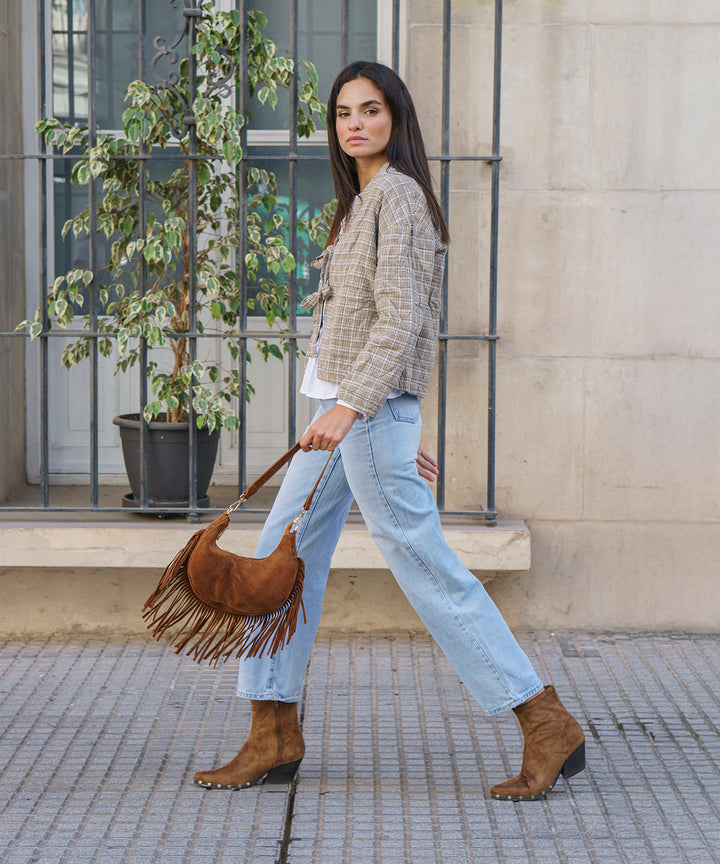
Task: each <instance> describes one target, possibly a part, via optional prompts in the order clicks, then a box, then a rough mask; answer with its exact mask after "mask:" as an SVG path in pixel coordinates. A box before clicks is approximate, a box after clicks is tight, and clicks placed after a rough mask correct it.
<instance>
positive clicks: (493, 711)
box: [485, 682, 545, 717]
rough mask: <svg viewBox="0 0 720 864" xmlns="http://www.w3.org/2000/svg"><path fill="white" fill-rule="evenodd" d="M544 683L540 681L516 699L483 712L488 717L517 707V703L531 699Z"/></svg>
mask: <svg viewBox="0 0 720 864" xmlns="http://www.w3.org/2000/svg"><path fill="white" fill-rule="evenodd" d="M544 686H545V685H544V684H543V683H542V682H540V683H539V684H536V685H535V686H534V687H532V688H531V689H530V690H526V691H525V693H524V694H523V695H522V696H519V697H518V698H517V699H511V700H510V701H509V702H507V703H505V705H501V706H500V707H499V708H492V709H490V710H489V711H486V712H485V713H486V714H487V715H488V717H493V716H494V715H495V714H501V713H502V712H503V711H510V709H512V708H517V706H518V705H522V704H523V702H527V701H528V699H532V697H533V696H536V695H537V694H538V693H539V692H540V691H541V690H542V689H543V687H544Z"/></svg>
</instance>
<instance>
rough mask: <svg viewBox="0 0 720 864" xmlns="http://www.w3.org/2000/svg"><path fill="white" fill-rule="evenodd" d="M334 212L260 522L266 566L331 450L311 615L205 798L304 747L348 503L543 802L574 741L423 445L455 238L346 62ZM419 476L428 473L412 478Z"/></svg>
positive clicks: (508, 789)
mask: <svg viewBox="0 0 720 864" xmlns="http://www.w3.org/2000/svg"><path fill="white" fill-rule="evenodd" d="M328 139H329V147H330V163H331V166H332V172H333V180H334V182H335V189H336V192H337V197H338V208H337V212H336V215H335V220H334V222H333V225H332V228H331V231H330V236H329V239H328V245H327V247H326V248H325V251H324V252H323V254H322V255H321V256H320V258H319V259H318V261H317V262H316V266H319V267H320V269H321V280H320V288H319V290H318V291H317V292H316V293H315V294H314V295H313V296H312V297H309V298H307V300H306V301H304V305H305V306H306V308H314V321H313V325H314V326H313V332H312V336H311V339H310V348H309V351H308V360H307V365H306V370H305V376H304V378H303V383H302V387H301V392H303V393H305V394H306V395H308V396H311V397H314V398H318V399H320V400H321V407H320V409H319V410H318V412H317V414H316V415H315V417H314V419H313V421H312V422H311V424H310V426H309V427H308V429H307V430H306V431H305V433H304V434H303V436H302V438H301V439H300V446H301V448H302V451H303V452H300V453H298V454H297V455H296V456H295V458H294V459H293V461H292V462H291V464H290V467H289V469H288V472H287V474H286V476H285V478H284V480H283V483H282V485H281V488H280V490H279V492H278V495H277V499H276V501H275V504H274V506H273V508H272V511H271V513H270V515H269V516H268V519H267V522H266V523H265V526H264V528H263V531H262V534H261V538H260V541H259V545H258V548H257V552H256V554H257V555H258V557H260V556H266V555H268V554H270V552H271V551H272V550H273V549H274V548H275V546H276V545H277V543H278V541H279V539H280V536H281V534H282V532H283V530H284V529H285V526H286V525H287V524H288V523H289V522H290V521H291V520H292V518H293V517H294V516H295V515H296V514H297V513H298V512H299V511H300V509H301V507H302V504H303V502H304V500H305V497H306V496H307V494H308V491H309V490H310V489H311V488H312V486H313V483H314V482H315V479H316V478H317V476H318V474H319V473H320V471H321V469H322V466H323V464H324V462H325V461H326V458H327V453H323V451H332V458H331V461H330V463H329V465H328V467H327V470H326V471H325V473H324V475H323V477H322V480H321V483H320V486H319V487H318V490H317V492H316V494H315V497H314V499H313V503H312V506H311V508H310V511H309V512H308V514H307V515H306V516H305V519H304V521H303V523H302V525H301V526H300V528H299V530H298V532H297V535H296V541H297V546H298V554H299V555H301V557H302V558H303V559H304V561H305V573H306V578H305V587H304V595H303V597H304V604H305V610H306V613H307V622H306V623H305V624H302V623H301V622H298V629H297V632H296V633H295V635H294V637H293V639H292V640H291V642H290V644H289V645H288V646H287V647H286V648H285V649H284V650H283V651H280V652H278V653H277V654H276V655H275V656H274V657H272V658H269V657H262V658H259V659H258V658H253V659H246V660H243V661H242V662H241V664H240V671H239V681H238V695H239V696H242V697H245V698H249V699H251V700H252V725H251V729H250V734H249V736H248V739H247V741H246V742H245V744H244V745H243V747H242V748H241V750H240V752H239V753H238V754H237V756H236V757H235V758H234V759H233V760H232V761H231V762H230V763H229V764H227V765H225V766H223V767H221V768H216V769H214V770H210V771H200V772H198V773H197V774H196V775H195V782H196V783H198V784H199V785H201V786H203V787H205V788H208V789H240V788H245V787H247V786H253V785H256V784H258V783H263V782H268V783H283V782H289V781H290V780H291V779H292V778H293V777H294V775H295V772H296V771H297V768H298V766H299V764H300V762H301V760H302V758H303V755H304V752H305V746H304V742H303V737H302V731H301V729H300V726H299V723H298V716H297V702H298V700H299V698H300V693H301V688H302V683H303V678H304V675H305V669H306V666H307V662H308V659H309V657H310V651H311V649H312V645H313V641H314V639H315V635H316V632H317V627H318V623H319V619H320V611H321V606H322V600H323V594H324V591H325V585H326V581H327V575H328V571H329V568H330V560H331V557H332V553H333V550H334V549H335V546H336V544H337V541H338V538H339V536H340V532H341V530H342V527H343V524H344V523H345V520H346V518H347V514H348V511H349V509H350V505H351V503H352V500H353V498H354V499H355V501H356V502H357V505H358V507H359V508H360V511H361V513H362V515H363V518H364V520H365V523H366V524H367V527H368V529H369V531H370V534H371V536H372V538H373V540H374V541H375V542H376V543H377V545H378V547H379V548H380V551H381V552H382V554H383V556H384V558H385V561H386V562H387V564H388V566H389V568H390V569H391V570H392V572H393V575H394V576H395V578H396V580H397V582H398V584H399V585H400V587H401V588H402V590H403V591H404V593H405V595H406V596H407V598H408V599H409V600H410V602H411V603H412V605H413V607H414V608H415V610H416V612H417V613H418V614H419V615H420V617H421V618H422V620H423V622H424V623H425V625H426V626H427V628H428V630H429V631H430V633H431V634H432V636H433V637H434V638H435V640H436V641H437V642H438V644H439V645H440V647H441V648H442V650H443V651H444V652H445V654H446V655H447V656H448V658H449V659H450V661H451V662H452V663H453V665H454V667H455V669H456V670H457V672H458V674H459V675H460V677H461V678H462V680H463V682H464V683H465V685H466V686H467V688H468V690H469V691H470V693H471V694H472V695H473V696H474V697H475V699H477V701H478V702H479V703H480V705H481V706H482V707H483V708H484V709H485V711H486V712H487V713H488V714H489V715H492V714H496V713H498V712H500V711H505V710H508V709H513V710H514V711H515V712H516V714H517V716H518V719H519V721H520V724H521V727H522V730H523V733H524V735H525V750H524V755H523V764H522V770H521V773H520V774H519V775H518V776H517V777H514V778H512V779H511V780H508V781H506V782H504V783H501V784H499V785H498V786H494V787H493V788H492V789H491V794H492V796H493V797H495V798H507V799H510V800H523V799H532V798H537V797H544V793H545V792H546V791H547V790H548V789H550V788H552V786H553V785H554V783H555V781H556V779H557V777H558V776H559V774H560V773H563V774H564V775H565V776H566V777H569V776H572V775H573V774H575V773H577V772H578V771H581V770H582V769H583V768H584V766H585V759H584V735H583V733H582V730H581V729H580V726H579V725H578V723H577V722H576V721H575V720H574V719H573V718H572V716H571V715H570V714H569V713H568V712H567V711H566V710H565V708H564V707H563V706H562V704H561V703H560V701H559V699H558V698H557V696H556V695H555V691H554V690H553V688H552V687H543V685H542V683H541V681H540V680H539V678H538V677H537V675H536V674H535V671H534V670H533V668H532V666H531V664H530V662H529V660H528V658H527V657H526V655H525V654H524V652H523V651H522V650H521V648H520V647H519V645H518V644H517V642H516V641H515V639H514V638H513V636H512V634H511V633H510V631H509V629H508V627H507V625H506V624H505V622H504V620H503V618H502V617H501V615H500V613H499V612H498V610H497V608H496V607H495V605H494V604H493V602H492V601H491V600H490V598H489V597H488V595H487V593H486V592H485V590H484V588H483V587H482V585H481V583H480V582H479V581H478V580H477V579H476V578H475V577H474V576H473V575H472V574H471V573H470V572H469V571H468V570H467V569H466V568H465V567H464V566H463V565H462V564H461V562H460V561H459V560H458V559H457V558H456V556H455V555H454V554H453V553H452V551H451V550H450V549H449V547H448V546H447V544H446V543H445V540H444V538H443V535H442V530H441V527H440V520H439V517H438V512H437V507H436V505H435V501H434V499H433V496H432V494H431V492H430V489H429V487H428V485H427V484H426V483H425V482H424V480H423V479H422V477H424V478H426V479H433V478H434V475H435V474H437V467H436V465H435V463H434V460H432V459H431V458H430V457H429V456H428V455H427V453H425V451H424V450H423V449H422V447H421V446H420V426H421V422H420V407H419V399H421V398H422V397H423V396H424V395H425V392H426V390H427V386H428V381H429V378H430V374H431V371H432V367H433V362H434V357H435V348H436V344H437V332H438V319H439V309H440V292H441V286H442V276H443V270H444V265H445V252H446V246H447V243H448V241H449V235H448V231H447V226H446V224H445V220H444V218H443V214H442V211H441V209H440V207H439V205H438V203H437V200H436V198H435V195H434V193H433V190H432V184H431V179H430V173H429V170H428V164H427V158H426V156H425V150H424V146H423V141H422V136H421V133H420V128H419V125H418V121H417V117H416V114H415V108H414V106H413V103H412V99H411V97H410V94H409V93H408V91H407V89H406V88H405V85H404V84H403V83H402V81H401V80H400V79H399V78H398V76H397V75H396V74H395V73H394V72H393V71H392V70H390V69H388V68H387V67H385V66H382V65H380V64H378V63H363V62H360V63H353V64H351V65H350V66H348V67H347V68H345V69H344V70H343V71H342V72H341V73H340V75H339V76H338V78H337V79H336V81H335V83H334V85H333V88H332V92H331V94H330V99H329V102H328ZM418 475H420V476H418Z"/></svg>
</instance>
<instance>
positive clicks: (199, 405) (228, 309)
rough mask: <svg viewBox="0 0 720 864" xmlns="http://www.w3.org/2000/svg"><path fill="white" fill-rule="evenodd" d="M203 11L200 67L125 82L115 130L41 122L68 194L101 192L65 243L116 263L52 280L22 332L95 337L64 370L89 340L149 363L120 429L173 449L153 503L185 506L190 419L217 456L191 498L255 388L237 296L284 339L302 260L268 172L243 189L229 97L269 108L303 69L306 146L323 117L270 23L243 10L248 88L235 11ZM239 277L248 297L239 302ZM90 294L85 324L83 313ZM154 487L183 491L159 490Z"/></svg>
mask: <svg viewBox="0 0 720 864" xmlns="http://www.w3.org/2000/svg"><path fill="white" fill-rule="evenodd" d="M199 12H200V17H198V18H195V20H194V22H193V26H194V27H195V32H196V39H195V44H194V47H193V48H192V54H191V58H190V59H188V58H186V59H184V60H182V61H181V62H180V63H179V66H178V69H177V72H176V73H174V75H173V80H172V83H169V82H163V83H162V84H160V85H155V86H152V85H150V84H148V83H146V82H144V81H139V80H138V81H133V82H132V83H131V84H130V85H129V86H128V88H127V91H126V101H127V103H128V106H127V108H126V110H125V112H124V113H123V131H122V134H120V135H117V134H113V133H110V132H99V133H97V136H96V140H95V141H94V142H91V140H90V136H89V132H88V129H87V128H86V127H79V126H74V125H71V124H68V123H62V122H60V121H59V120H57V119H54V118H50V119H43V120H41V121H40V122H39V123H38V124H37V125H36V130H37V132H38V133H39V134H40V135H42V136H43V137H44V139H45V142H46V143H47V145H48V146H52V147H55V148H57V149H59V150H61V151H62V152H63V153H73V154H74V153H78V154H79V157H78V161H77V162H76V164H75V166H74V168H73V171H72V181H73V183H74V184H75V185H77V186H82V185H88V184H91V183H94V184H96V187H97V188H98V193H97V199H96V200H97V204H96V206H95V208H94V213H93V214H92V216H93V218H91V213H90V208H89V206H88V207H85V209H84V210H83V211H82V212H80V213H78V214H77V215H76V216H75V217H73V218H72V219H70V220H69V221H68V222H67V223H66V224H65V225H64V227H63V236H66V235H67V234H68V233H69V232H72V234H73V235H74V237H76V238H83V237H87V236H89V234H90V233H91V232H92V231H93V230H94V231H96V232H97V236H98V237H104V238H106V240H107V243H108V244H109V253H108V261H107V264H106V265H105V266H103V267H102V268H100V267H96V268H95V269H94V270H92V269H86V268H74V269H71V270H69V271H68V272H67V273H65V274H63V275H60V276H58V277H57V278H56V279H55V281H54V283H53V285H52V286H51V287H50V288H49V294H48V298H47V300H46V315H43V310H42V307H40V308H39V309H38V311H37V313H36V315H35V318H34V320H33V321H23V322H22V323H21V324H20V325H18V329H20V328H29V331H30V336H31V338H33V339H34V338H36V337H37V336H38V335H39V334H40V333H41V332H42V329H43V320H46V321H47V327H48V328H50V327H52V326H59V327H63V328H66V327H68V326H69V325H71V324H72V322H73V321H77V320H78V319H79V320H81V321H82V329H83V330H84V331H91V332H89V333H87V334H84V333H83V335H80V336H76V337H75V338H73V339H72V341H69V342H68V343H67V344H66V345H65V347H64V350H63V353H62V362H63V364H64V365H65V366H66V367H71V366H74V365H76V364H78V363H80V362H81V361H82V360H84V359H85V358H87V357H88V356H89V355H90V353H91V351H92V350H93V342H94V341H95V340H96V341H97V348H98V351H99V353H100V354H102V355H103V356H109V355H111V354H112V353H113V352H114V351H117V361H116V364H115V374H118V373H124V372H127V371H128V370H130V369H131V368H133V367H135V366H138V364H141V363H146V374H147V380H148V384H149V389H148V397H147V399H146V404H144V405H142V406H140V407H141V409H142V410H141V411H138V412H137V413H136V414H134V415H125V416H123V417H120V418H116V419H115V421H114V422H116V424H117V425H119V426H120V427H121V432H122V433H123V435H124V434H125V430H126V429H128V428H130V427H135V430H136V432H135V435H136V442H137V439H139V434H140V432H139V429H140V425H141V423H147V424H149V425H148V428H147V431H146V432H144V433H143V434H145V435H146V436H147V437H146V439H145V440H146V442H150V441H151V438H153V439H154V437H155V433H157V435H158V436H159V438H160V439H162V440H170V439H172V440H173V441H174V445H175V453H174V454H173V455H172V456H171V457H170V464H171V466H173V467H172V469H171V470H167V469H165V468H163V467H162V466H161V465H160V464H159V463H158V457H157V456H150V457H149V458H148V473H149V475H150V476H149V477H148V481H149V488H148V496H149V503H150V506H153V505H155V506H165V505H167V504H168V503H172V502H176V503H177V504H179V505H185V506H187V504H188V498H189V490H188V482H187V471H185V470H184V466H185V465H187V462H188V460H187V452H188V451H187V447H188V444H187V438H188V430H189V418H190V417H194V420H195V423H196V425H197V430H198V431H197V432H196V433H195V437H196V440H197V444H198V446H199V447H202V446H203V445H205V444H207V445H208V446H209V453H208V454H207V455H203V451H202V450H200V456H199V460H198V488H197V498H198V500H200V499H202V498H203V496H204V495H205V491H206V489H207V486H208V484H209V481H210V475H211V473H212V466H213V464H214V459H215V450H216V449H217V439H218V435H219V430H220V429H221V428H223V427H224V428H226V429H229V430H235V429H237V428H238V424H239V421H238V416H237V413H236V412H235V411H234V410H233V400H237V399H249V398H250V397H251V395H252V393H253V388H252V384H250V383H249V382H246V383H243V380H242V376H241V373H240V369H239V364H238V362H237V361H238V360H239V354H240V350H241V349H240V344H241V341H240V340H239V339H238V337H237V336H236V335H234V333H235V332H237V330H238V329H239V325H240V324H241V322H242V316H243V311H244V310H243V309H242V305H243V302H244V301H243V297H244V296H248V295H249V297H250V299H249V300H247V301H246V302H247V305H248V306H249V307H250V308H254V309H256V310H262V312H263V313H264V315H265V319H266V322H267V324H268V327H269V328H275V329H276V330H278V331H279V332H280V333H282V332H283V331H282V328H283V324H284V323H285V322H286V321H287V318H288V299H289V298H288V289H287V278H288V274H289V273H290V272H291V271H292V270H293V269H294V267H295V260H294V257H293V255H292V254H291V252H290V249H289V243H288V214H287V208H285V209H283V207H282V205H281V202H279V201H278V189H277V184H276V182H275V177H274V176H273V174H272V173H270V172H268V171H265V170H261V169H259V168H256V167H253V166H252V165H248V166H247V170H246V175H245V176H246V182H245V183H243V182H241V178H242V174H241V173H240V171H239V165H240V164H241V162H240V160H241V159H242V158H243V149H242V146H241V130H242V128H243V126H245V125H246V124H247V123H248V121H249V120H251V117H250V115H249V112H248V113H247V116H245V115H243V113H241V112H240V111H239V110H238V109H237V108H236V107H235V102H234V99H233V98H232V96H233V93H234V92H235V91H236V88H238V87H242V86H243V85H244V84H246V86H247V90H248V92H249V95H250V96H253V95H255V96H256V97H257V99H258V100H259V101H260V102H261V103H263V104H265V103H268V104H270V105H271V106H272V107H273V108H275V105H276V103H277V98H278V97H277V93H278V88H279V87H285V88H287V87H290V86H291V85H292V83H293V75H295V74H298V75H299V76H301V77H299V80H298V103H297V104H298V106H299V107H298V111H297V117H296V118H295V122H296V124H297V133H298V135H299V136H305V137H307V136H309V135H310V133H311V132H313V131H314V130H315V118H316V117H317V118H319V119H320V121H321V122H323V121H324V105H322V103H321V102H320V101H319V99H318V93H317V84H318V79H317V73H316V71H315V69H314V67H313V66H312V64H310V63H304V64H303V67H302V70H296V69H294V68H293V61H292V60H291V59H289V58H287V57H283V56H279V55H278V53H277V49H276V47H275V45H274V44H273V43H272V42H271V41H270V40H269V39H266V38H264V37H263V34H262V30H263V28H264V27H265V26H266V25H267V20H266V18H265V16H264V15H263V14H262V13H261V12H249V13H248V15H247V29H246V34H247V35H246V52H247V64H246V69H247V77H246V81H245V82H243V81H241V80H240V78H241V72H242V69H243V63H242V58H241V56H240V51H241V35H242V33H241V29H242V21H241V17H240V15H239V14H238V13H237V12H236V11H232V12H222V11H218V10H217V9H215V7H214V5H213V4H212V3H205V4H204V5H202V7H201V8H200V10H199ZM158 149H159V150H161V151H166V152H169V153H171V154H172V155H173V156H174V157H175V158H176V160H177V157H178V155H181V158H180V159H179V161H176V162H175V163H174V164H176V165H177V167H176V168H175V169H174V170H171V171H168V172H166V174H165V176H160V175H158V173H157V171H156V170H153V171H149V170H147V169H144V168H143V167H141V166H142V164H143V162H144V160H146V158H147V156H148V154H150V153H152V151H153V150H155V151H157V150H158ZM145 164H152V163H148V162H146V163H145ZM141 198H142V199H143V200H144V201H145V206H143V205H142V204H141ZM243 208H244V210H245V213H246V231H245V232H243V231H242V224H243V222H242V219H241V211H242V209H243ZM327 219H328V214H327V213H324V214H322V215H321V216H319V217H315V218H313V219H307V220H300V221H299V222H298V231H299V232H300V233H304V234H306V235H308V236H309V237H310V238H311V239H312V240H314V241H316V242H320V243H322V242H324V233H325V232H326V231H327V225H328V222H327ZM243 250H244V251H245V258H244V261H243V260H240V258H241V255H242V251H243ZM243 267H244V268H245V276H246V279H247V285H248V288H249V291H248V295H244V294H243V293H242V292H241V284H242V277H243V274H242V268H243ZM91 293H93V294H94V312H93V314H92V315H91V314H88V313H87V309H88V305H87V303H86V301H87V300H88V298H89V297H90V295H91ZM80 307H81V308H82V314H80ZM93 325H94V331H93V329H92V328H93ZM193 330H194V331H195V333H198V334H205V335H207V334H209V333H211V332H212V333H214V334H215V335H216V336H217V338H218V339H220V340H221V342H222V344H223V345H224V348H223V351H222V356H223V359H222V360H220V361H219V360H218V359H217V357H213V358H206V357H202V358H199V357H196V356H193V352H192V344H193V340H192V339H191V338H189V336H191V334H192V333H193ZM257 343H258V345H259V348H260V352H261V354H262V356H263V358H264V359H265V360H267V359H268V358H270V357H278V358H281V357H282V352H283V349H285V350H287V347H286V345H284V344H283V342H282V339H279V340H274V341H268V340H265V339H259V340H257ZM178 435H179V436H180V438H178ZM183 436H184V437H183ZM178 448H179V449H178ZM183 448H184V449H183ZM124 453H125V456H126V467H127V468H128V473H129V475H130V479H131V486H132V489H133V494H132V496H131V497H132V499H134V503H137V501H138V500H139V497H140V492H139V457H138V446H137V443H136V444H135V445H132V444H131V445H127V446H125V445H124ZM182 453H184V454H185V456H184V460H183V457H182ZM178 465H180V468H179V469H178ZM201 472H202V476H201ZM161 477H167V478H168V479H169V480H170V481H171V482H172V483H173V484H174V488H173V489H171V490H169V491H168V490H165V491H163V490H162V489H158V488H157V486H156V483H157V481H158V479H159V478H161ZM127 498H128V496H126V499H127Z"/></svg>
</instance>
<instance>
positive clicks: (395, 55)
mask: <svg viewBox="0 0 720 864" xmlns="http://www.w3.org/2000/svg"><path fill="white" fill-rule="evenodd" d="M392 34H393V35H392V68H393V71H394V72H398V73H399V72H400V0H393V6H392Z"/></svg>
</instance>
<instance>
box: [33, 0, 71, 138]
mask: <svg viewBox="0 0 720 864" xmlns="http://www.w3.org/2000/svg"><path fill="white" fill-rule="evenodd" d="M67 10H68V11H67V14H68V18H67V39H68V46H67V47H68V115H69V117H68V119H69V120H70V122H71V123H74V122H75V120H76V119H77V117H76V115H75V8H74V5H73V0H68V5H67ZM41 50H42V51H44V50H45V46H44V45H43V46H42V48H41ZM54 101H55V100H53V103H54ZM54 110H55V105H54V104H53V113H54Z"/></svg>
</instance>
